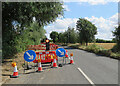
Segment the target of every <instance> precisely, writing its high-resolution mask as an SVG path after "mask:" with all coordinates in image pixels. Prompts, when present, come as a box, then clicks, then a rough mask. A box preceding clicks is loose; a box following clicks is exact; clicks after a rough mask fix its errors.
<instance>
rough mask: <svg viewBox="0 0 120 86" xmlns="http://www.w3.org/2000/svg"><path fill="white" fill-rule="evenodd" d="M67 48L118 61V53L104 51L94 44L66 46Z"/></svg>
mask: <svg viewBox="0 0 120 86" xmlns="http://www.w3.org/2000/svg"><path fill="white" fill-rule="evenodd" d="M67 46H69V47H73V48H77V49H81V50H85V51H88V52H92V53H95V54H97V55H101V56H107V57H111V58H114V59H118V60H120V52H112V50H111V49H105V48H103V47H101V46H99V45H96V44H91V45H88V46H84V45H80V44H79V43H77V44H68V45H67Z"/></svg>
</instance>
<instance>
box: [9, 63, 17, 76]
mask: <svg viewBox="0 0 120 86" xmlns="http://www.w3.org/2000/svg"><path fill="white" fill-rule="evenodd" d="M12 66H13V67H14V72H13V75H11V76H10V78H17V77H19V76H18V70H17V66H16V62H12Z"/></svg>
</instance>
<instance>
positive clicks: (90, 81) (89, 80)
mask: <svg viewBox="0 0 120 86" xmlns="http://www.w3.org/2000/svg"><path fill="white" fill-rule="evenodd" d="M78 70H79V71H80V72H81V73H82V74H83V76H84V77H85V78H86V79H87V80H88V82H89V83H90V84H92V86H95V84H94V83H93V82H92V80H91V79H90V78H89V77H88V76H87V75H86V74H85V73H84V72H83V71H82V70H81V69H80V68H78Z"/></svg>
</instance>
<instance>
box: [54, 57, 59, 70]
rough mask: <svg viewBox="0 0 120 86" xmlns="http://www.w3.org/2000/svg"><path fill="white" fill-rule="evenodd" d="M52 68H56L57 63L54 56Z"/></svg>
mask: <svg viewBox="0 0 120 86" xmlns="http://www.w3.org/2000/svg"><path fill="white" fill-rule="evenodd" d="M53 59H54V60H53V68H57V67H58V66H57V62H56V56H55V55H54V56H53Z"/></svg>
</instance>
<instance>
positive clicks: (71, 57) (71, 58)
mask: <svg viewBox="0 0 120 86" xmlns="http://www.w3.org/2000/svg"><path fill="white" fill-rule="evenodd" d="M73 63H74V61H73V53H71V54H70V64H73Z"/></svg>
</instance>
